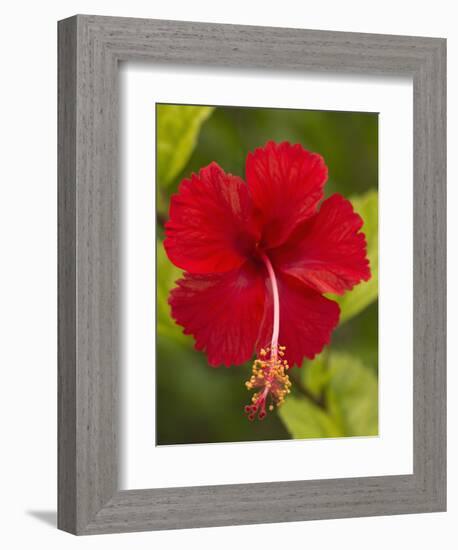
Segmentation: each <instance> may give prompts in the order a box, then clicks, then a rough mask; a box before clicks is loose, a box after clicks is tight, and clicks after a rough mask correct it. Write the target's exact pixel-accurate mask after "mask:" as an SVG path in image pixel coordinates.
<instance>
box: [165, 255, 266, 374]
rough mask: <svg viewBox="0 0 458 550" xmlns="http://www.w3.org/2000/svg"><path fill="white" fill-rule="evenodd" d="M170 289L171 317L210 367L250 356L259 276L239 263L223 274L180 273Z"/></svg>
mask: <svg viewBox="0 0 458 550" xmlns="http://www.w3.org/2000/svg"><path fill="white" fill-rule="evenodd" d="M177 285H178V286H177V287H176V288H174V289H173V290H172V291H171V293H170V298H169V303H170V306H171V308H172V317H173V318H174V319H175V321H176V322H177V323H178V324H179V325H181V326H182V327H184V331H183V332H184V334H192V335H193V336H194V338H195V341H196V343H195V348H196V349H197V350H200V351H204V352H205V353H206V354H207V358H208V362H209V364H210V365H212V366H218V365H221V364H223V365H226V366H230V365H240V364H242V363H244V362H245V361H248V360H249V359H251V357H252V356H253V353H254V348H255V343H256V338H257V335H258V331H259V325H260V322H261V318H262V313H263V308H264V300H265V292H266V288H265V283H264V275H263V274H262V273H260V272H259V271H258V270H257V269H256V267H255V266H254V265H252V264H249V263H245V264H244V265H243V266H241V267H240V268H238V269H235V270H233V271H230V272H227V273H217V274H208V275H191V274H185V276H184V277H183V278H182V279H180V280H179V281H177Z"/></svg>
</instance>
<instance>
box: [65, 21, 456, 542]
mask: <svg viewBox="0 0 458 550" xmlns="http://www.w3.org/2000/svg"><path fill="white" fill-rule="evenodd" d="M58 31H59V33H58V34H59V41H58V42H59V48H58V49H59V79H58V81H59V165H58V172H59V425H58V428H59V460H58V463H59V483H58V492H59V495H58V518H59V519H58V526H59V528H60V529H63V530H66V531H69V532H71V533H75V534H95V533H112V532H123V531H142V530H154V529H175V528H186V527H205V526H218V525H238V524H250V523H269V522H284V521H298V520H310V519H322V518H341V517H351V516H372V515H380V514H404V513H417V512H434V511H442V510H445V508H446V404H445V398H446V365H445V350H446V333H445V330H446V329H445V321H446V302H445V298H446V289H445V280H446V265H445V262H446V251H445V246H446V221H445V199H446V189H445V183H446V120H445V116H446V74H445V73H446V42H445V40H444V39H439V38H420V37H410V36H385V35H370V34H355V33H342V32H328V31H315V30H298V29H280V28H262V27H245V26H235V25H214V24H202V23H189V22H177V21H159V20H147V19H124V18H114V17H98V16H97V17H96V16H87V15H78V16H75V17H72V18H69V19H65V20H63V21H60V22H59V27H58ZM138 60H145V61H149V62H152V63H176V64H194V65H206V66H215V67H235V68H253V69H254V68H266V69H269V70H271V71H279V70H281V71H285V70H287V71H296V72H301V71H308V70H313V71H334V72H336V71H338V72H348V73H351V72H356V73H362V74H381V75H387V74H391V75H392V74H399V75H411V76H412V77H413V82H414V342H413V345H414V388H413V391H414V473H413V474H412V475H397V476H381V477H372V478H367V477H366V478H350V479H331V480H320V481H307V480H298V481H291V482H275V483H274V482H272V483H257V484H243V485H221V486H212V487H188V488H164V489H144V490H133V491H120V490H118V483H117V480H118V448H117V447H118V443H117V431H118V418H117V414H118V413H117V410H118V407H117V397H118V379H117V372H118V313H119V311H118V280H119V277H118V268H119V265H118V212H119V208H118V200H119V194H118V193H119V192H118V184H117V182H118V139H117V138H118V135H117V132H118V85H117V74H118V63H119V62H120V61H138ZM399 185H402V182H399ZM399 223H400V224H401V223H402V221H399Z"/></svg>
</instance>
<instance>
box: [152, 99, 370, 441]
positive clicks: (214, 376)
mask: <svg viewBox="0 0 458 550" xmlns="http://www.w3.org/2000/svg"><path fill="white" fill-rule="evenodd" d="M268 140H274V141H278V142H280V141H284V140H288V141H290V142H292V143H300V144H302V145H303V146H304V147H305V148H306V149H309V150H311V151H314V152H317V153H320V154H321V155H322V156H323V157H324V159H325V162H326V164H327V166H328V168H329V179H328V183H327V184H326V188H325V192H326V196H329V195H331V194H332V193H334V192H339V193H341V194H342V195H344V196H346V197H347V198H349V199H350V200H351V201H352V203H353V206H354V208H355V209H356V210H357V211H358V212H359V214H361V216H362V217H363V219H364V222H365V223H364V227H363V231H364V232H365V234H366V238H367V241H368V255H369V259H370V262H371V269H372V275H373V276H372V279H371V280H370V281H369V282H367V283H361V284H360V285H358V286H357V287H356V288H355V289H354V290H353V291H351V292H348V293H346V294H345V295H344V296H343V297H339V298H337V297H335V296H329V297H330V298H332V299H336V300H337V301H338V302H339V304H340V306H341V320H340V323H339V326H338V328H337V329H336V330H335V331H334V333H333V335H332V340H331V344H330V345H329V346H328V347H327V348H326V349H325V350H324V352H323V353H322V354H321V355H320V356H319V357H317V358H315V360H314V361H304V364H303V366H302V368H301V369H298V368H293V369H291V371H290V372H289V375H290V377H291V379H292V382H293V387H292V393H291V395H290V396H289V397H288V398H287V399H286V402H285V404H284V405H283V406H282V407H280V408H279V409H276V410H275V411H274V412H272V413H269V414H268V415H267V417H266V418H265V419H264V420H263V421H262V422H259V421H254V422H250V421H248V419H247V417H246V416H245V415H244V413H243V407H244V405H245V404H248V403H249V401H250V398H251V392H248V391H247V390H246V388H245V381H246V380H247V379H248V378H249V375H250V369H251V363H250V364H246V365H242V366H236V367H231V368H225V367H220V368H212V367H210V366H208V364H207V362H206V357H205V355H204V354H203V353H201V352H197V351H195V350H194V349H193V339H192V338H191V337H187V336H184V335H183V334H182V329H181V327H179V326H177V325H176V324H175V323H174V321H173V319H172V318H171V316H170V309H169V306H168V303H167V298H168V294H169V292H170V289H171V288H172V287H173V286H174V283H175V281H176V280H177V279H178V278H179V277H180V274H181V271H180V270H179V269H177V268H176V267H175V266H173V265H172V264H171V262H170V261H169V260H168V258H167V257H166V255H165V253H164V250H163V246H162V240H163V237H164V228H163V225H164V223H165V221H166V220H167V217H168V207H169V202H170V197H171V195H172V194H173V193H175V192H176V190H177V187H178V184H179V182H180V181H181V179H182V178H183V177H189V175H190V174H191V173H192V172H197V171H198V170H199V169H200V168H202V167H204V166H206V165H207V164H209V163H210V162H212V161H216V162H217V163H218V164H219V165H220V166H221V167H222V168H223V169H224V170H225V171H226V172H231V173H233V174H236V175H239V176H241V177H244V175H245V159H246V156H247V153H248V152H249V151H252V150H253V149H255V148H256V147H260V146H263V145H264V144H265V143H266V142H267V141H268ZM156 143H157V151H156V161H157V162H156V166H157V181H156V190H157V235H158V241H157V244H156V246H157V248H156V250H157V352H156V355H157V357H156V360H157V361H156V403H157V411H156V412H157V414H156V434H157V438H156V444H158V445H171V444H179V443H217V442H229V441H255V440H269V439H290V438H313V437H342V436H364V435H376V434H377V433H378V383H377V378H378V301H377V292H378V249H377V246H378V209H377V207H378V197H377V186H378V115H377V114H375V113H352V112H337V111H304V110H289V109H260V108H239V107H215V108H213V107H203V106H192V105H168V104H159V105H156ZM152 391H154V390H152Z"/></svg>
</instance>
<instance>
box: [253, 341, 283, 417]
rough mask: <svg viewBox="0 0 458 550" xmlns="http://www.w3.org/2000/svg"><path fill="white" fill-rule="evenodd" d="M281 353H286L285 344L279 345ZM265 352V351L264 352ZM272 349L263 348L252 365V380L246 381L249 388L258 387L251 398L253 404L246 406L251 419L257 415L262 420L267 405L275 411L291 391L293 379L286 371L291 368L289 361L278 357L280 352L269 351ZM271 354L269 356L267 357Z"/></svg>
mask: <svg viewBox="0 0 458 550" xmlns="http://www.w3.org/2000/svg"><path fill="white" fill-rule="evenodd" d="M278 349H279V350H282V351H281V355H284V350H285V349H286V348H285V346H279V347H278ZM263 352H264V353H263ZM269 352H270V349H269V348H267V350H266V349H264V348H263V349H261V350H260V352H259V355H260V356H261V357H263V358H262V359H260V358H257V359H256V360H255V361H254V363H253V367H252V374H251V377H250V380H249V381H248V382H246V384H245V385H246V387H247V389H249V390H251V389H257V390H259V391H257V392H256V393H255V394H254V395H253V396H252V398H251V402H252V405H247V406H246V407H245V412H246V413H247V414H248V418H249V419H250V420H254V418H255V416H256V415H257V416H258V418H259V419H260V420H262V419H263V418H264V417H265V416H266V407H267V408H268V410H269V411H273V410H274V408H275V406H277V407H279V406H280V405H281V404H282V403H283V402H284V400H285V397H286V396H287V395H288V394H289V393H290V388H291V381H290V379H289V376H288V375H287V374H286V371H287V370H288V369H289V365H288V361H287V360H286V359H281V358H280V357H278V355H280V352H278V354H277V353H269ZM268 354H269V357H266V356H267V355H268Z"/></svg>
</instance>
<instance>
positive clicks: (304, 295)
mask: <svg viewBox="0 0 458 550" xmlns="http://www.w3.org/2000/svg"><path fill="white" fill-rule="evenodd" d="M277 285H278V293H279V301H280V333H279V338H278V343H279V345H281V346H285V347H286V351H285V359H287V360H288V363H289V366H290V367H291V366H293V365H297V366H299V367H300V366H301V365H302V361H303V360H304V357H307V358H308V359H313V358H314V357H315V356H316V355H318V354H319V353H320V352H321V350H322V349H323V347H324V346H325V345H326V344H329V342H330V339H331V334H332V331H333V330H334V328H335V327H336V326H337V324H338V322H339V316H340V308H339V306H338V304H337V303H336V302H333V301H332V300H328V299H327V298H325V297H324V296H321V294H319V293H318V292H315V291H314V290H312V289H310V288H309V287H307V286H306V285H304V284H302V283H301V282H300V281H299V280H298V279H296V278H294V277H290V276H288V275H283V274H277ZM270 288H271V287H270ZM272 320H273V300H272V291H271V290H268V291H267V300H266V307H265V309H264V316H263V320H262V324H261V329H260V333H259V337H258V341H257V345H256V347H257V350H258V351H259V350H260V349H261V348H265V347H266V346H269V345H270V339H271V337H272Z"/></svg>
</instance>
